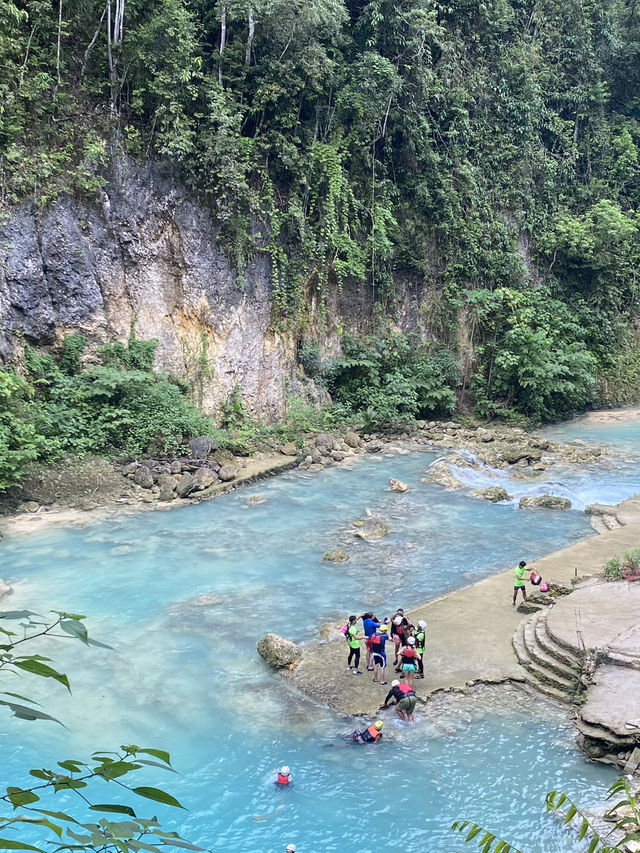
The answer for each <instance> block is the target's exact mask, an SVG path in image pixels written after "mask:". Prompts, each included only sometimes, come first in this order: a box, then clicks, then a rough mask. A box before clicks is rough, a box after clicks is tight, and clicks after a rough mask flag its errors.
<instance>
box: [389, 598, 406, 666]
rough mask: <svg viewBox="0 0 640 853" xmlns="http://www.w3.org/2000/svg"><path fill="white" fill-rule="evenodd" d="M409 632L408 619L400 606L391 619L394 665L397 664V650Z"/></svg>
mask: <svg viewBox="0 0 640 853" xmlns="http://www.w3.org/2000/svg"><path fill="white" fill-rule="evenodd" d="M408 633H409V620H408V619H407V617H406V616H405V615H404V610H402V609H401V608H400V607H399V608H398V610H397V611H396V615H395V616H394V617H393V619H392V620H391V639H392V640H393V642H394V645H395V657H394V660H393V664H394V666H397V664H398V652H399V651H400V648H401V647H402V646H403V645H404V640H405V637H407V636H408Z"/></svg>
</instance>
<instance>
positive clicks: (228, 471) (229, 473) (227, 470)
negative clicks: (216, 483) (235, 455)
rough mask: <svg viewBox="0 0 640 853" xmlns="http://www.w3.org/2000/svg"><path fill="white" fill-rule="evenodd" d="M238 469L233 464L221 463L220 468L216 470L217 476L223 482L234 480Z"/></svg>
mask: <svg viewBox="0 0 640 853" xmlns="http://www.w3.org/2000/svg"><path fill="white" fill-rule="evenodd" d="M239 471H240V469H239V468H237V467H236V466H235V465H223V466H222V468H221V469H220V470H219V471H218V477H219V478H220V479H221V480H222V482H223V483H228V482H229V481H230V480H235V478H236V477H237V476H238V473H239Z"/></svg>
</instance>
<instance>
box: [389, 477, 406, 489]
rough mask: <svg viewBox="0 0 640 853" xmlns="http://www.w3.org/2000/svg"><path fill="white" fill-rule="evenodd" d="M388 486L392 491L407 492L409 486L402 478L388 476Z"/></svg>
mask: <svg viewBox="0 0 640 853" xmlns="http://www.w3.org/2000/svg"><path fill="white" fill-rule="evenodd" d="M389 488H390V489H391V491H392V492H408V491H409V486H407V484H406V483H403V482H402V480H394V479H393V477H390V478H389Z"/></svg>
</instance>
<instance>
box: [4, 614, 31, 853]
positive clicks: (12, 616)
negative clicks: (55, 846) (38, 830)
mask: <svg viewBox="0 0 640 853" xmlns="http://www.w3.org/2000/svg"><path fill="white" fill-rule="evenodd" d="M30 616H40V614H39V613H34V611H33V610H5V611H4V612H0V619H28V618H29V617H30ZM32 849H34V850H35V849H36V848H35V847H34V848H32Z"/></svg>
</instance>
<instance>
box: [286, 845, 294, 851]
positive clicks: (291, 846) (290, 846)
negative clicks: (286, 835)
mask: <svg viewBox="0 0 640 853" xmlns="http://www.w3.org/2000/svg"><path fill="white" fill-rule="evenodd" d="M286 853H296V845H295V844H287V850H286Z"/></svg>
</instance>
